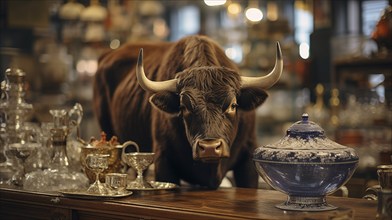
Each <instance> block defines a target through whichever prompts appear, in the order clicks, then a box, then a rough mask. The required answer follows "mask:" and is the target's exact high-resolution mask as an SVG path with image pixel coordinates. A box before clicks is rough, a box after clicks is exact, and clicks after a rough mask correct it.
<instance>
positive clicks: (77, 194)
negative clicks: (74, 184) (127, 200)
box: [59, 189, 133, 199]
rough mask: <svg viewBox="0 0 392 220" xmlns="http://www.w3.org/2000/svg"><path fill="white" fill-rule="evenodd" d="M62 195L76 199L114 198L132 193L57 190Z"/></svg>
mask: <svg viewBox="0 0 392 220" xmlns="http://www.w3.org/2000/svg"><path fill="white" fill-rule="evenodd" d="M59 192H60V193H61V194H62V195H63V196H65V197H70V198H77V199H115V198H122V197H127V196H130V195H132V193H133V192H131V191H126V192H125V191H124V192H123V193H117V194H94V193H89V192H87V191H86V190H80V189H72V190H61V191H59Z"/></svg>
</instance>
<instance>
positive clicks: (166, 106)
mask: <svg viewBox="0 0 392 220" xmlns="http://www.w3.org/2000/svg"><path fill="white" fill-rule="evenodd" d="M282 70H283V59H282V54H281V49H280V45H279V43H277V55H276V61H275V66H274V69H273V70H272V71H271V72H270V73H269V74H267V75H266V76H262V77H244V76H240V75H239V74H238V73H237V72H235V71H234V70H231V69H228V68H225V67H217V66H214V67H211V66H207V67H191V68H188V69H185V70H184V71H182V72H180V73H177V74H176V78H175V79H171V80H166V81H159V82H157V81H151V80H149V79H148V78H147V77H146V75H145V72H144V68H143V49H141V50H140V52H139V58H138V63H137V67H136V76H137V80H138V82H139V84H140V86H141V87H142V88H143V89H144V90H146V91H151V92H154V93H155V94H154V95H153V96H151V98H150V103H152V104H153V105H154V106H155V107H157V108H158V109H160V110H162V111H164V112H167V113H171V114H178V115H179V117H182V120H183V122H184V126H185V129H186V135H187V139H188V141H189V144H190V146H192V152H193V159H195V160H202V161H217V160H218V159H220V158H224V157H229V156H230V146H231V145H232V144H233V141H234V138H235V137H236V133H237V129H238V124H239V117H240V114H237V111H239V110H244V111H249V110H253V109H255V108H256V107H258V106H259V105H261V104H262V103H263V102H264V101H265V99H266V98H267V94H266V92H265V90H266V89H268V88H270V87H271V86H273V85H274V84H275V83H276V82H277V81H278V80H279V78H280V75H281V73H282Z"/></svg>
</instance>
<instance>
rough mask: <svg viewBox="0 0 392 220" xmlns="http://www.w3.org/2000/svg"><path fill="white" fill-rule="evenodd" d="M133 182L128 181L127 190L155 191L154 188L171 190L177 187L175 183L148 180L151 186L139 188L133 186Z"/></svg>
mask: <svg viewBox="0 0 392 220" xmlns="http://www.w3.org/2000/svg"><path fill="white" fill-rule="evenodd" d="M133 183H135V182H130V183H128V186H127V190H133V191H156V190H171V189H176V188H178V185H177V184H174V183H168V182H157V181H149V182H148V183H149V184H150V185H151V186H152V188H140V187H138V186H137V185H135V186H133V185H132V184H133Z"/></svg>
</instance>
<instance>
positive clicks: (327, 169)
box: [253, 114, 359, 211]
mask: <svg viewBox="0 0 392 220" xmlns="http://www.w3.org/2000/svg"><path fill="white" fill-rule="evenodd" d="M253 160H254V163H255V166H256V169H257V172H258V173H259V175H260V176H261V177H262V178H263V179H264V180H265V181H266V182H267V183H268V184H269V185H270V186H271V187H273V188H274V189H276V190H278V191H281V192H283V193H285V194H287V195H288V199H287V201H286V202H284V203H283V204H279V205H276V207H277V208H280V209H284V210H296V211H298V210H299V211H325V210H333V209H336V208H337V207H335V206H332V205H330V204H327V202H326V195H328V194H331V193H333V192H335V191H336V190H338V189H339V187H341V186H342V185H344V184H345V183H346V182H347V181H348V180H349V179H350V178H351V176H352V175H353V173H354V171H355V169H356V168H357V165H358V160H359V158H358V155H357V154H356V152H355V150H354V149H353V148H349V147H346V146H343V145H340V144H338V143H336V142H333V141H332V140H330V139H328V138H327V137H326V136H325V134H324V130H323V129H322V128H321V127H320V126H319V125H317V124H316V123H314V122H312V121H309V116H308V114H303V115H302V120H301V121H298V122H296V123H294V124H293V125H291V127H290V128H289V129H288V130H287V134H286V136H285V137H284V138H282V139H281V140H279V141H278V142H277V143H275V144H271V145H266V146H262V147H259V148H257V149H256V150H255V152H254V154H253Z"/></svg>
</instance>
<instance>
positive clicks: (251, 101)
mask: <svg viewBox="0 0 392 220" xmlns="http://www.w3.org/2000/svg"><path fill="white" fill-rule="evenodd" d="M267 97H268V94H267V93H266V92H265V91H264V90H263V89H261V88H243V89H241V93H240V97H239V98H238V100H237V102H238V108H240V109H242V110H245V111H250V110H253V109H255V108H257V107H259V106H260V105H261V104H263V103H264V101H265V100H266V99H267Z"/></svg>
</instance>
